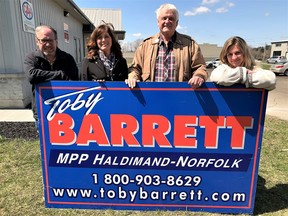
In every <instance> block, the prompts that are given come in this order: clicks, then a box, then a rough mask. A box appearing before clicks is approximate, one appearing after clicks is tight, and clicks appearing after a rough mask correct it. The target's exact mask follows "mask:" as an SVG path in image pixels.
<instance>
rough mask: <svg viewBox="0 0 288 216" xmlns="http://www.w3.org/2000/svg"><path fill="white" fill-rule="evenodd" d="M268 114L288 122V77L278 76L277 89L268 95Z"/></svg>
mask: <svg viewBox="0 0 288 216" xmlns="http://www.w3.org/2000/svg"><path fill="white" fill-rule="evenodd" d="M266 114H268V115H272V116H276V117H278V118H280V119H284V120H287V121H288V76H283V75H282V76H277V81H276V89H274V90H272V91H270V92H269V93H268V103H267V109H266Z"/></svg>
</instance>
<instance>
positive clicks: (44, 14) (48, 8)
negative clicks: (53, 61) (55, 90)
mask: <svg viewBox="0 0 288 216" xmlns="http://www.w3.org/2000/svg"><path fill="white" fill-rule="evenodd" d="M29 2H31V3H32V4H33V9H34V19H35V26H38V25H40V24H47V25H51V26H53V27H54V28H55V29H56V31H57V32H58V41H59V47H60V48H61V49H62V50H64V51H66V52H68V53H70V54H71V55H72V56H74V58H75V56H76V53H75V44H74V38H76V40H77V41H78V43H79V40H80V47H79V49H78V50H80V51H81V54H80V55H81V57H78V60H79V59H82V57H83V56H84V43H83V39H84V38H83V32H82V28H83V25H82V23H81V22H80V21H79V17H76V18H75V17H73V16H71V15H70V16H69V17H64V15H63V11H64V9H63V8H62V7H61V6H60V5H59V4H58V2H57V1H56V0H55V1H54V0H29ZM0 5H1V7H0V27H1V31H0V80H1V82H0V89H2V91H3V92H2V93H4V94H1V95H0V108H24V107H25V106H27V105H28V104H29V103H30V101H31V86H30V84H29V83H28V81H27V80H26V76H25V73H24V65H23V59H24V57H25V55H26V54H27V53H28V52H30V51H32V50H35V49H36V44H35V37H34V34H33V33H28V32H24V30H23V27H22V16H21V8H20V0H0ZM70 9H71V8H70ZM71 10H73V9H71ZM64 22H65V23H66V24H68V25H69V36H70V43H65V42H64ZM78 63H79V64H78V66H79V67H80V66H81V65H80V63H81V62H78Z"/></svg>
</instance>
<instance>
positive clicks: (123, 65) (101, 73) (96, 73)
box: [80, 56, 128, 81]
mask: <svg viewBox="0 0 288 216" xmlns="http://www.w3.org/2000/svg"><path fill="white" fill-rule="evenodd" d="M80 77H81V80H83V81H92V80H95V81H97V80H105V81H124V80H125V79H127V78H128V66H127V61H126V59H125V58H117V57H116V60H115V65H114V68H113V69H112V73H109V71H108V69H107V68H106V67H105V65H104V64H103V62H102V61H101V59H100V58H99V56H95V57H94V58H93V59H87V58H84V59H83V62H82V69H81V74H80Z"/></svg>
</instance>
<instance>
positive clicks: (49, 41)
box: [37, 38, 55, 44]
mask: <svg viewBox="0 0 288 216" xmlns="http://www.w3.org/2000/svg"><path fill="white" fill-rule="evenodd" d="M37 40H38V41H39V43H40V44H47V43H50V44H51V43H53V42H54V41H55V39H39V38H37Z"/></svg>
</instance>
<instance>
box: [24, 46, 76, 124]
mask: <svg viewBox="0 0 288 216" xmlns="http://www.w3.org/2000/svg"><path fill="white" fill-rule="evenodd" d="M24 69H25V73H26V76H27V79H28V81H29V82H30V83H31V84H32V93H33V98H32V110H33V114H34V118H35V119H36V120H37V112H36V104H35V84H38V83H41V82H45V81H51V80H79V72H78V67H77V65H76V62H75V60H74V58H73V56H71V55H70V54H68V53H66V52H64V51H62V50H60V49H59V48H57V50H56V60H55V61H54V63H53V65H50V63H49V62H48V60H47V59H45V57H44V55H43V53H42V52H41V51H40V50H36V51H33V52H30V53H29V54H27V55H26V57H25V59H24Z"/></svg>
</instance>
